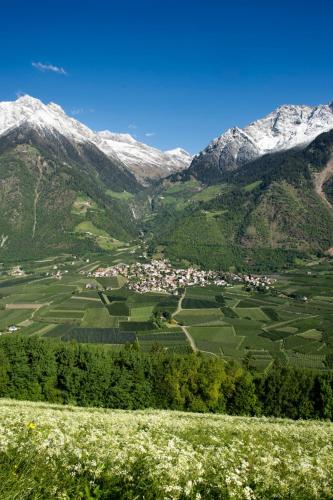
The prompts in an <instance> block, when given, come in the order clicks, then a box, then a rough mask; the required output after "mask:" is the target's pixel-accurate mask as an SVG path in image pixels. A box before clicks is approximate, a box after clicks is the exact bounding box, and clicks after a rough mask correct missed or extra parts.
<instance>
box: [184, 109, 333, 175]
mask: <svg viewBox="0 0 333 500" xmlns="http://www.w3.org/2000/svg"><path fill="white" fill-rule="evenodd" d="M331 129H333V105H332V103H330V104H324V105H319V106H306V105H292V104H284V105H282V106H279V107H278V108H277V109H275V110H274V111H272V112H271V113H269V114H268V115H267V116H265V117H264V118H261V119H260V120H257V121H254V122H252V123H250V124H249V125H248V126H247V127H245V128H243V129H241V128H238V127H233V128H231V129H229V130H227V131H226V132H225V133H224V134H222V135H221V136H219V137H217V138H216V139H214V140H213V141H212V142H211V143H210V144H208V146H207V147H206V148H205V149H204V150H203V151H202V152H201V153H199V154H198V155H197V156H196V157H195V158H194V159H193V162H192V164H191V167H190V168H191V170H196V169H200V170H202V169H204V168H205V166H207V167H209V168H212V167H216V168H218V169H219V170H220V171H223V170H233V169H236V168H238V167H240V166H242V165H244V164H246V163H248V162H249V161H252V160H254V159H256V158H258V157H260V156H262V155H264V154H266V153H271V152H276V151H283V150H287V149H291V148H294V147H300V148H301V147H305V146H306V145H307V144H309V143H310V142H311V141H313V140H314V139H315V138H316V137H317V136H318V135H320V134H321V133H323V132H327V131H329V130H331Z"/></svg>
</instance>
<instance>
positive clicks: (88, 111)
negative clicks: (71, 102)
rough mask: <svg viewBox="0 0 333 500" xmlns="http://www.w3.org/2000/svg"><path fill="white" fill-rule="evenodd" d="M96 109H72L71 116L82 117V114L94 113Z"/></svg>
mask: <svg viewBox="0 0 333 500" xmlns="http://www.w3.org/2000/svg"><path fill="white" fill-rule="evenodd" d="M94 112H95V110H94V108H73V109H71V115H73V116H76V115H82V113H94Z"/></svg>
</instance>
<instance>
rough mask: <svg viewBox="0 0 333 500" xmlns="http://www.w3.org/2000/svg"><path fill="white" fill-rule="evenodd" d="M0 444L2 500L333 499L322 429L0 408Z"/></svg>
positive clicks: (327, 439) (310, 424) (327, 437)
mask: <svg viewBox="0 0 333 500" xmlns="http://www.w3.org/2000/svg"><path fill="white" fill-rule="evenodd" d="M0 434H1V446H0V470H1V472H0V497H1V498H3V499H9V498H20V499H22V500H24V499H28V498H31V494H32V493H31V492H33V496H34V498H50V499H51V498H123V499H125V498H168V499H170V500H177V499H192V500H193V499H200V498H207V499H213V498H235V499H239V500H248V499H252V498H258V499H260V498H261V499H264V498H274V499H276V500H284V499H286V498H290V499H311V498H321V499H327V500H328V499H331V498H332V497H333V475H332V462H333V450H332V446H331V445H330V443H331V442H332V440H333V424H332V423H329V422H325V421H321V422H320V421H311V420H308V421H302V420H298V421H291V420H287V419H276V418H254V417H252V418H251V417H233V416H227V415H213V414H199V413H182V412H176V411H158V410H140V411H122V410H105V409H83V408H79V407H68V406H58V405H55V404H52V405H48V404H44V403H26V402H17V401H14V400H0ZM295 439H296V440H297V446H295Z"/></svg>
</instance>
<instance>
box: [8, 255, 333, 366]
mask: <svg viewBox="0 0 333 500" xmlns="http://www.w3.org/2000/svg"><path fill="white" fill-rule="evenodd" d="M118 258H119V254H118V252H115V253H114V254H113V261H112V262H113V263H114V262H115V261H117V260H118ZM57 262H58V263H57V264H55V261H54V260H53V261H50V262H44V261H42V262H39V263H29V264H26V265H27V267H28V268H29V266H30V268H29V273H30V274H29V275H28V276H24V277H21V278H17V277H14V278H13V277H9V276H3V277H2V278H0V331H2V334H10V333H8V327H9V326H11V325H16V326H17V327H18V329H19V333H20V334H22V335H40V336H43V337H45V338H47V339H54V338H58V339H63V340H71V341H78V342H93V343H99V342H101V343H107V344H109V345H110V347H112V346H113V347H114V348H119V346H121V345H124V344H126V343H135V344H137V345H138V346H139V347H140V348H141V349H142V350H145V351H148V350H151V349H167V350H170V351H175V352H185V351H188V350H190V349H194V348H195V349H196V350H197V351H202V352H203V353H205V354H206V355H207V354H208V355H212V356H222V357H224V358H225V359H236V360H239V361H242V360H243V361H244V360H245V361H246V363H248V364H249V365H250V366H255V367H257V368H259V369H261V370H265V369H266V368H268V367H269V366H270V365H271V364H272V363H273V361H274V360H278V361H279V362H280V363H282V364H289V365H292V366H297V367H307V368H311V369H322V370H327V369H332V368H333V279H332V278H333V261H332V260H330V261H329V260H326V261H321V262H319V261H318V262H317V263H314V264H313V265H311V266H306V267H303V268H299V269H296V270H293V271H290V272H286V273H283V274H280V275H278V276H275V278H276V280H277V281H276V286H275V290H273V291H270V292H268V293H259V292H255V291H247V290H245V289H244V286H243V285H239V284H236V285H233V286H228V287H225V288H224V289H221V287H215V286H209V287H205V288H199V287H190V288H187V289H186V290H185V293H184V296H183V297H182V300H180V296H171V295H166V294H158V293H147V294H142V295H141V294H138V293H134V292H130V291H129V290H128V289H127V288H126V280H125V278H124V277H122V276H118V277H115V278H105V279H104V278H98V279H97V280H94V279H92V278H87V277H85V276H84V275H82V274H80V271H82V270H85V271H87V270H92V269H95V268H97V267H98V266H100V265H103V264H105V262H103V261H102V260H98V259H91V261H89V262H87V261H86V260H79V259H76V260H75V261H73V257H72V256H64V257H63V258H62V260H61V259H60V260H59V261H57ZM55 265H56V266H57V268H59V269H63V270H66V271H68V272H67V273H65V274H63V277H62V279H61V280H57V279H55V278H54V277H51V276H50V275H46V273H47V272H49V273H50V272H51V271H52V269H54V266H55ZM87 283H89V284H93V285H94V286H95V287H96V289H93V290H89V289H86V285H87ZM27 305H29V307H27ZM112 332H113V333H112Z"/></svg>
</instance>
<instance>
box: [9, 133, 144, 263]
mask: <svg viewBox="0 0 333 500" xmlns="http://www.w3.org/2000/svg"><path fill="white" fill-rule="evenodd" d="M27 142H28V141H27ZM30 142H32V145H31V144H28V143H24V144H17V145H14V146H13V147H11V146H10V145H9V146H8V145H7V146H8V147H4V144H3V143H1V145H0V146H1V148H0V149H2V150H3V151H2V153H1V154H0V178H1V181H0V259H1V260H8V259H12V260H14V259H17V258H20V259H22V258H25V259H27V258H34V257H43V256H47V255H51V254H57V253H64V252H73V253H83V252H87V251H89V252H94V251H95V252H97V251H101V250H109V249H112V248H113V247H114V246H117V245H119V244H120V242H128V241H130V240H131V239H133V237H136V235H137V228H136V226H135V224H134V220H133V215H132V212H131V209H130V202H128V201H126V200H124V199H122V197H121V196H118V197H115V196H113V197H111V196H110V195H109V191H108V190H110V189H113V190H114V192H115V193H117V192H119V193H120V194H121V193H122V192H124V191H126V192H135V191H136V190H137V189H138V186H137V183H136V181H135V179H134V178H133V177H132V176H131V174H129V173H126V172H125V171H124V170H123V169H122V167H121V166H118V165H117V164H113V163H112V162H111V161H110V160H109V159H108V158H107V157H105V155H103V154H101V153H100V152H98V151H97V150H93V149H92V148H91V149H87V148H86V149H85V150H84V149H82V148H81V150H78V151H76V152H75V154H74V152H72V151H67V150H66V151H61V152H60V153H56V152H54V151H52V147H51V146H50V145H49V144H48V143H42V144H40V143H39V142H38V141H37V140H34V141H30ZM5 145H6V144H5Z"/></svg>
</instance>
